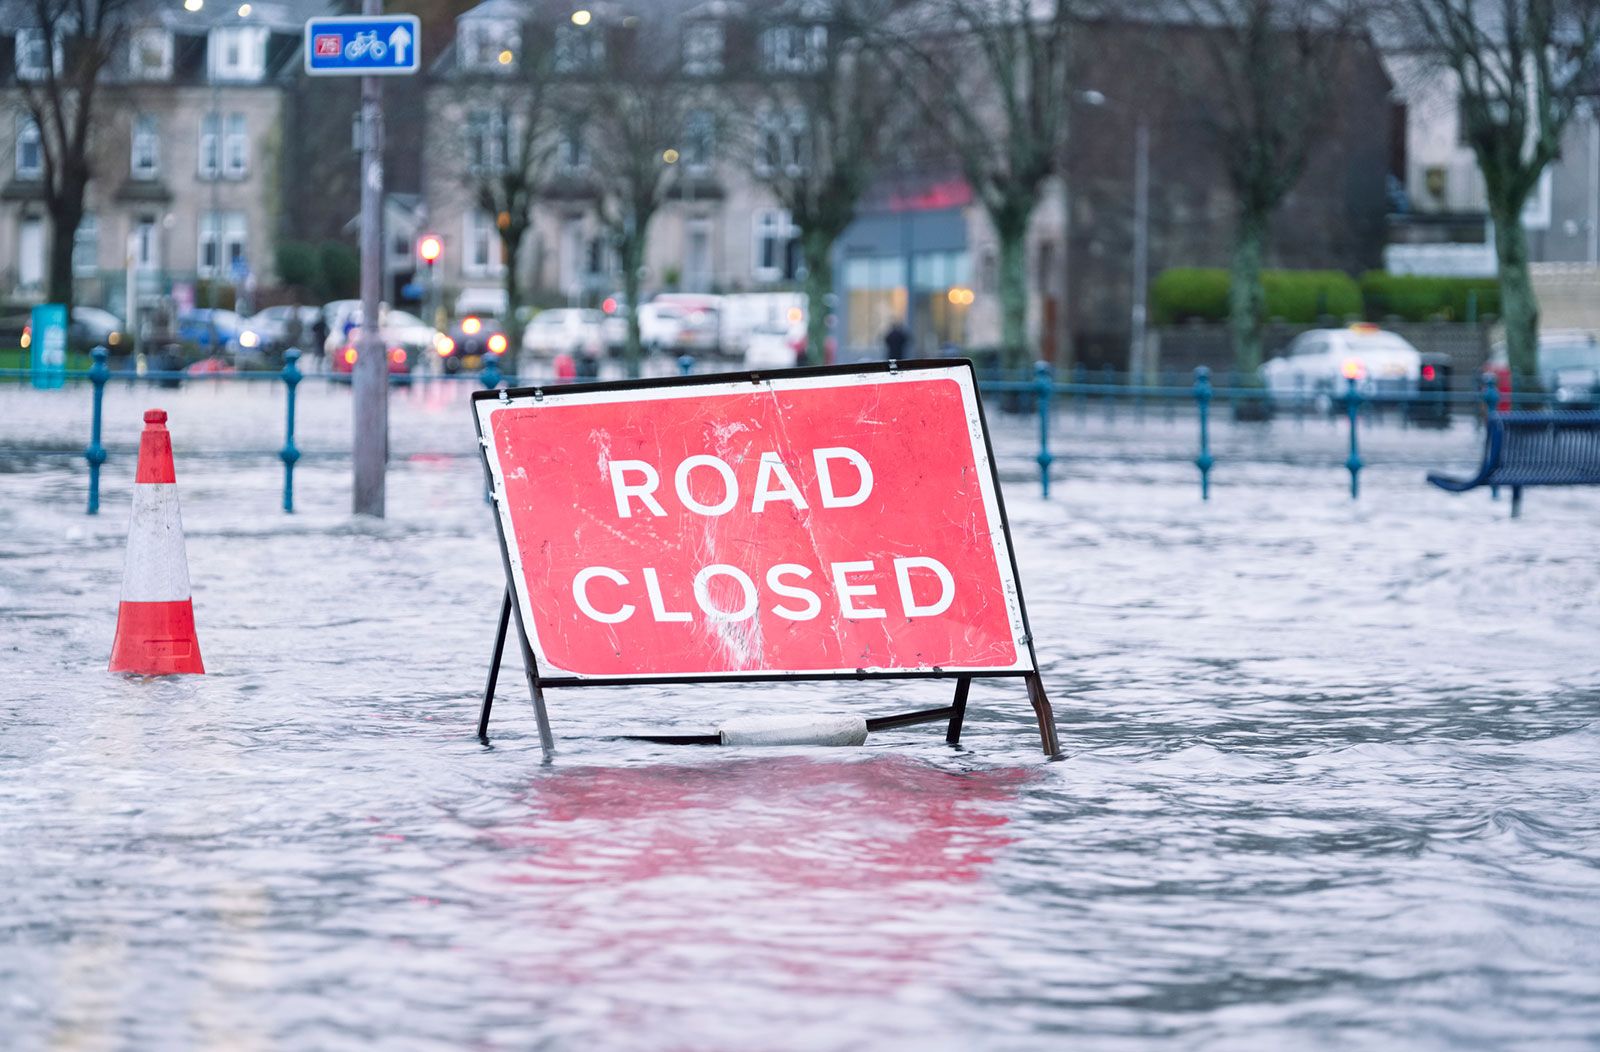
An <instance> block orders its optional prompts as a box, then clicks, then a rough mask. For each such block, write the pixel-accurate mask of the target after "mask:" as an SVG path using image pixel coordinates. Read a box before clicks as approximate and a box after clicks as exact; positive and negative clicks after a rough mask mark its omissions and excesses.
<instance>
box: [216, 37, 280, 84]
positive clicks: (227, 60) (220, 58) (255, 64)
mask: <svg viewBox="0 0 1600 1052" xmlns="http://www.w3.org/2000/svg"><path fill="white" fill-rule="evenodd" d="M266 45H267V31H266V29H265V28H264V27H262V26H216V27H215V28H213V29H212V30H211V35H210V36H209V37H207V39H206V50H207V52H208V56H207V62H206V65H207V68H208V70H209V72H210V76H211V79H213V80H230V81H256V80H261V79H262V78H263V77H264V76H266V62H267V47H266ZM230 46H236V47H237V50H236V51H234V53H233V54H232V55H231V56H230V55H229V48H230Z"/></svg>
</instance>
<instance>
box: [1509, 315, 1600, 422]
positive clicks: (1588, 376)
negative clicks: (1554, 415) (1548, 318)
mask: <svg viewBox="0 0 1600 1052" xmlns="http://www.w3.org/2000/svg"><path fill="white" fill-rule="evenodd" d="M1538 369H1539V386H1540V387H1541V388H1543V390H1544V393H1545V394H1546V395H1548V396H1549V397H1550V398H1551V399H1552V400H1553V401H1554V402H1555V404H1556V407H1557V408H1560V409H1594V408H1596V407H1597V406H1600V338H1597V337H1596V335H1595V334H1594V333H1592V332H1585V331H1583V330H1581V329H1550V330H1547V331H1545V332H1541V333H1540V334H1539V349H1538ZM1488 371H1489V372H1490V373H1491V374H1493V376H1494V378H1495V385H1496V386H1497V387H1499V388H1500V400H1501V405H1500V408H1501V409H1510V408H1511V390H1512V386H1513V382H1512V378H1511V365H1510V360H1509V357H1508V354H1507V351H1506V345H1505V342H1504V341H1503V340H1502V341H1499V342H1497V343H1495V345H1494V347H1493V348H1492V349H1491V350H1490V352H1489V365H1488Z"/></svg>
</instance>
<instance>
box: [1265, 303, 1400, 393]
mask: <svg viewBox="0 0 1600 1052" xmlns="http://www.w3.org/2000/svg"><path fill="white" fill-rule="evenodd" d="M1421 375H1422V354H1421V352H1420V351H1418V350H1417V349H1416V348H1415V347H1413V346H1412V345H1411V344H1410V343H1408V342H1407V341H1406V340H1405V339H1404V338H1403V337H1401V336H1398V335H1396V334H1395V333H1392V332H1385V331H1384V330H1383V329H1380V328H1378V326H1376V325H1370V324H1366V323H1357V324H1355V325H1351V326H1349V327H1348V328H1344V329H1312V330H1311V331H1310V332H1303V333H1301V334H1300V335H1299V336H1296V337H1295V338H1294V340H1293V342H1291V343H1290V344H1289V347H1288V349H1287V350H1286V351H1285V352H1284V355H1283V356H1282V357H1280V358H1274V359H1272V360H1271V361H1270V362H1267V363H1266V364H1264V365H1262V367H1261V379H1262V381H1263V383H1265V385H1266V388H1267V394H1268V396H1269V397H1270V398H1271V399H1272V401H1273V402H1274V403H1276V404H1278V405H1313V406H1316V407H1317V408H1318V409H1322V410H1330V409H1332V408H1333V407H1334V406H1336V405H1337V404H1338V400H1339V399H1341V398H1343V397H1344V395H1345V391H1346V390H1348V387H1349V381H1351V380H1354V381H1355V382H1356V390H1357V391H1358V392H1360V394H1361V396H1362V397H1363V398H1379V399H1391V398H1392V399H1408V398H1412V397H1414V396H1415V395H1416V393H1417V380H1418V378H1419V377H1420V376H1421Z"/></svg>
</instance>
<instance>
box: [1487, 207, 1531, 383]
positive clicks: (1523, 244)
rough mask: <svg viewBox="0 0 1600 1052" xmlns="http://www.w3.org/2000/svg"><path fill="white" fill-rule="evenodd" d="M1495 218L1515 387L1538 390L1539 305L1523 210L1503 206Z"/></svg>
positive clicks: (1494, 211) (1503, 319)
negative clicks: (1529, 270) (1534, 292)
mask: <svg viewBox="0 0 1600 1052" xmlns="http://www.w3.org/2000/svg"><path fill="white" fill-rule="evenodd" d="M1491 214H1492V215H1493V217H1494V247H1495V256H1496V259H1497V261H1498V262H1499V264H1500V321H1501V322H1502V323H1503V324H1504V325H1505V329H1506V353H1507V358H1508V359H1509V361H1510V365H1511V375H1512V376H1514V377H1516V380H1515V386H1518V387H1520V388H1521V389H1523V390H1528V389H1534V390H1537V389H1538V387H1539V301H1538V300H1537V299H1536V298H1535V297H1534V294H1533V283H1532V281H1530V280H1529V277H1528V232H1527V229H1526V228H1525V227H1524V226H1523V225H1522V208H1521V206H1520V204H1519V205H1517V206H1516V207H1510V206H1501V207H1497V208H1494V209H1492V210H1491Z"/></svg>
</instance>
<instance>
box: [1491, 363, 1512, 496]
mask: <svg viewBox="0 0 1600 1052" xmlns="http://www.w3.org/2000/svg"><path fill="white" fill-rule="evenodd" d="M1513 390H1514V388H1513ZM1499 410H1500V384H1499V383H1498V382H1497V381H1496V380H1495V375H1494V373H1484V374H1483V433H1484V435H1485V436H1487V435H1488V434H1489V427H1490V424H1491V422H1492V421H1493V420H1494V414H1495V413H1497V412H1499ZM1486 440H1487V437H1486ZM1489 499H1490V500H1499V499H1500V487H1499V486H1490V487H1489Z"/></svg>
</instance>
